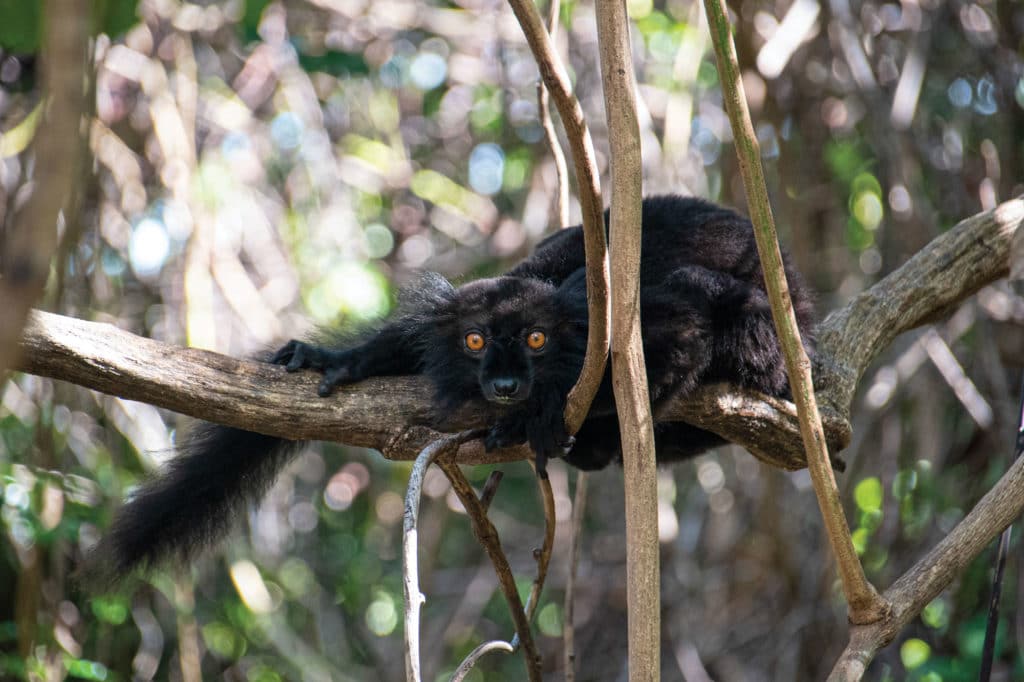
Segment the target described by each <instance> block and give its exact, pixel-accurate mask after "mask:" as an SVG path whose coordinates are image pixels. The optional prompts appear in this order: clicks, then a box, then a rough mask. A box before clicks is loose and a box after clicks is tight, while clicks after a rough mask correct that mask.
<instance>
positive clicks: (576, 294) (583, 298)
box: [555, 268, 587, 318]
mask: <svg viewBox="0 0 1024 682" xmlns="http://www.w3.org/2000/svg"><path fill="white" fill-rule="evenodd" d="M555 301H557V303H558V305H559V306H560V307H561V308H562V311H563V314H565V315H566V316H571V317H583V318H586V316H587V275H586V272H585V271H584V269H583V268H580V269H579V270H577V271H576V272H574V273H572V274H571V275H569V276H568V277H567V278H566V279H565V281H564V282H562V283H561V284H560V285H559V286H558V289H556V290H555Z"/></svg>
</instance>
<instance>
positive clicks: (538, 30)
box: [509, 0, 609, 433]
mask: <svg viewBox="0 0 1024 682" xmlns="http://www.w3.org/2000/svg"><path fill="white" fill-rule="evenodd" d="M509 4H510V5H511V6H512V11H513V13H514V14H515V15H516V19H518V20H519V25H520V26H521V27H522V29H523V34H524V35H525V36H526V42H527V44H528V45H529V46H530V50H531V51H532V52H533V57H534V59H535V60H536V62H537V68H539V69H540V75H541V78H542V79H543V81H544V85H545V86H547V89H548V90H549V91H550V93H551V96H552V98H553V99H554V103H555V107H556V108H557V109H558V114H559V116H561V117H562V125H563V126H564V127H565V134H566V137H567V138H568V140H569V149H570V151H571V152H572V158H573V164H574V165H575V167H576V184H577V191H578V192H579V199H580V208H581V210H582V213H583V243H584V249H585V250H586V258H587V312H588V315H589V320H590V325H589V328H588V331H587V355H586V358H585V359H584V361H583V371H582V372H580V377H579V379H578V380H577V381H576V385H575V386H573V389H572V391H570V392H569V399H568V402H567V404H566V406H565V425H566V429H567V430H568V431H569V433H576V432H577V431H579V429H580V426H581V425H582V424H583V420H584V419H586V417H587V412H589V411H590V403H592V402H593V400H594V395H596V394H597V389H598V387H600V385H601V380H602V379H603V378H604V368H605V362H606V361H607V358H608V328H609V318H608V316H609V308H608V277H609V275H608V249H607V244H606V240H605V229H604V215H603V213H602V211H601V182H600V179H599V174H598V171H597V162H596V161H595V158H596V157H595V154H594V143H593V141H592V140H591V138H590V130H589V129H588V128H587V122H586V120H585V119H584V118H583V108H582V107H581V106H580V103H579V100H577V99H576V97H574V96H573V94H572V86H571V85H570V84H569V75H568V74H567V73H566V71H565V67H564V66H563V65H562V61H561V59H559V57H558V53H557V52H555V48H554V46H553V45H552V44H551V37H550V36H549V35H548V32H547V29H546V28H544V20H543V19H541V16H540V12H539V11H538V10H537V6H536V5H534V4H533V0H509Z"/></svg>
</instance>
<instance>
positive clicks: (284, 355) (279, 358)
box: [270, 340, 299, 365]
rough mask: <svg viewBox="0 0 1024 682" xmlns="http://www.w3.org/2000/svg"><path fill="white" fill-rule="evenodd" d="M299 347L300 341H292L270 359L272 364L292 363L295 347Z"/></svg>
mask: <svg viewBox="0 0 1024 682" xmlns="http://www.w3.org/2000/svg"><path fill="white" fill-rule="evenodd" d="M297 345H299V342H298V341H295V340H292V341H289V342H288V343H286V344H285V345H284V346H282V347H281V348H280V349H279V350H278V351H277V352H276V353H274V355H273V357H271V358H270V362H271V364H274V365H285V364H288V363H289V362H291V359H292V356H293V355H294V354H295V347H296V346H297Z"/></svg>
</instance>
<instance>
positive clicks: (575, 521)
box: [562, 471, 588, 682]
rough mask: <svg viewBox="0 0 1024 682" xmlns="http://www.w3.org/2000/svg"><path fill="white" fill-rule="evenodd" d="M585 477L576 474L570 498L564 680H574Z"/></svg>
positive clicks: (584, 473) (564, 619) (585, 501)
mask: <svg viewBox="0 0 1024 682" xmlns="http://www.w3.org/2000/svg"><path fill="white" fill-rule="evenodd" d="M587 478H588V476H587V472H585V471H580V472H579V473H577V474H576V492H575V494H574V495H573V500H572V540H571V541H570V542H569V557H568V560H567V561H568V564H569V577H568V578H567V579H566V581H565V605H564V606H563V613H564V617H563V621H564V624H563V625H562V640H563V642H564V646H563V647H562V649H563V654H564V656H565V682H575V680H576V629H575V627H574V626H573V614H574V613H575V610H576V602H575V594H576V569H577V567H578V565H579V559H580V536H581V535H582V533H583V514H584V512H585V511H586V507H587Z"/></svg>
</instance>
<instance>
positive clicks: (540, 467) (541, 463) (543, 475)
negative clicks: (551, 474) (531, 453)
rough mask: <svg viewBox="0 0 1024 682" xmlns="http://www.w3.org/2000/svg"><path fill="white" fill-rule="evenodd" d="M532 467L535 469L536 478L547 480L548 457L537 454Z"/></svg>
mask: <svg viewBox="0 0 1024 682" xmlns="http://www.w3.org/2000/svg"><path fill="white" fill-rule="evenodd" d="M534 466H535V467H536V468H537V478H539V479H541V480H543V481H546V480H547V478H548V456H547V455H545V454H543V453H540V452H538V453H537V457H536V459H535V462H534Z"/></svg>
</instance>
